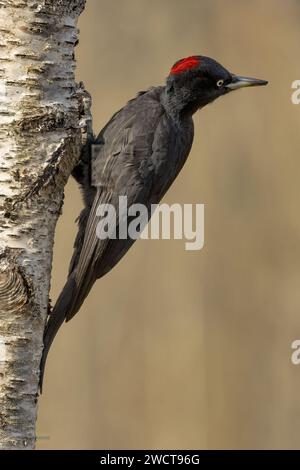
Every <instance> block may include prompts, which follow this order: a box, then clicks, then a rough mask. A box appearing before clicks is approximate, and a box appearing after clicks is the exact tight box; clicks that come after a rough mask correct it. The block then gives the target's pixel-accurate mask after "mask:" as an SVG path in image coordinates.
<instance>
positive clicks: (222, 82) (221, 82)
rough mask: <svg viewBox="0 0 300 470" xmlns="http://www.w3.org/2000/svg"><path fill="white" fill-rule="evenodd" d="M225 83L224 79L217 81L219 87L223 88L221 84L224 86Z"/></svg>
mask: <svg viewBox="0 0 300 470" xmlns="http://www.w3.org/2000/svg"><path fill="white" fill-rule="evenodd" d="M223 85H224V80H218V81H217V87H218V88H221V86H223Z"/></svg>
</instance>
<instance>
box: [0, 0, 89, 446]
mask: <svg viewBox="0 0 300 470" xmlns="http://www.w3.org/2000/svg"><path fill="white" fill-rule="evenodd" d="M84 5H85V0H0V448H2V449H14V448H15V449H24V448H29V449H32V448H34V446H35V422H36V414H37V397H38V381H39V363H40V358H41V352H42V348H43V341H42V339H43V330H44V325H45V320H46V317H47V311H48V295H49V288H50V274H51V264H52V248H53V240H54V231H55V226H56V222H57V219H58V217H59V215H60V212H61V207H62V202H63V190H64V185H65V183H66V181H67V179H68V177H69V175H70V172H71V171H72V169H73V167H74V165H75V164H76V162H77V161H78V159H79V156H80V152H81V149H82V146H83V144H84V143H85V139H86V135H87V132H88V129H89V128H90V125H91V120H90V112H89V108H90V98H89V95H88V94H87V93H86V92H85V91H84V89H83V86H82V85H81V84H80V85H77V84H76V83H75V78H74V70H75V60H74V47H75V46H76V44H77V41H78V30H77V27H76V23H77V19H78V16H79V15H80V13H81V11H82V10H83V8H84Z"/></svg>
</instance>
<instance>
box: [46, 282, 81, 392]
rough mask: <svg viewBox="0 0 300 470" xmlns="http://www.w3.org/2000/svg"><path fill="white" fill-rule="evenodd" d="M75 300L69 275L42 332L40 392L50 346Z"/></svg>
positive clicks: (73, 287) (74, 289) (74, 292)
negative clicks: (42, 348)
mask: <svg viewBox="0 0 300 470" xmlns="http://www.w3.org/2000/svg"><path fill="white" fill-rule="evenodd" d="M75 300H76V283H75V279H74V277H73V276H72V275H71V276H70V277H69V278H68V280H67V282H66V284H65V286H64V288H63V290H62V292H61V294H60V296H59V297H58V299H57V302H56V304H55V306H54V308H53V310H52V313H51V314H50V316H49V319H48V323H47V325H46V328H45V332H44V350H43V354H42V358H41V364H40V382H39V388H40V392H41V393H42V388H43V378H44V372H45V365H46V360H47V356H48V352H49V349H50V346H51V344H52V342H53V340H54V338H55V336H56V333H57V332H58V330H59V328H60V327H61V325H62V324H63V322H64V321H65V318H66V316H67V315H71V314H72V313H73V312H72V310H73V308H74V303H75Z"/></svg>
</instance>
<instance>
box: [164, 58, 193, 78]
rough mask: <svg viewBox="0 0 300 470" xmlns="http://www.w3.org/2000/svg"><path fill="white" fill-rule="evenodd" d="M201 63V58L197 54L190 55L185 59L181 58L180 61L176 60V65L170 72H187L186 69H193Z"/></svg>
mask: <svg viewBox="0 0 300 470" xmlns="http://www.w3.org/2000/svg"><path fill="white" fill-rule="evenodd" d="M199 64H200V60H199V58H198V57H196V56H190V57H186V58H185V59H181V60H179V61H178V62H176V64H175V65H173V67H172V68H171V71H170V74H171V75H173V74H176V73H181V72H185V71H186V70H190V69H193V68H195V67H197V66H198V65H199Z"/></svg>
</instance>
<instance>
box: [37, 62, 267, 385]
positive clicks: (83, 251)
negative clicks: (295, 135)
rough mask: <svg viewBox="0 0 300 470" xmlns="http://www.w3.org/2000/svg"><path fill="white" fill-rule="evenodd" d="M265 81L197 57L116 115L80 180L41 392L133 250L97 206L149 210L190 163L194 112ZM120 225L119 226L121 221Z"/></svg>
mask: <svg viewBox="0 0 300 470" xmlns="http://www.w3.org/2000/svg"><path fill="white" fill-rule="evenodd" d="M267 83H268V82H267V81H266V80H260V79H255V78H250V77H244V76H239V75H236V74H233V73H231V72H229V71H228V70H227V69H226V68H225V67H223V66H222V65H221V64H220V63H218V62H217V61H216V60H214V59H212V58H210V57H206V56H202V55H193V56H189V57H185V58H183V59H180V60H178V61H177V62H176V63H175V64H174V65H173V66H172V67H171V69H170V72H169V74H168V76H167V78H166V81H165V84H164V85H163V86H156V87H151V88H149V89H148V90H147V91H142V92H140V93H138V94H137V96H136V97H135V98H133V99H132V100H130V101H129V102H128V103H127V104H126V105H125V106H124V107H123V108H122V109H120V110H119V111H118V112H116V113H115V114H114V115H113V116H112V118H111V119H110V121H109V122H108V123H107V124H106V126H105V127H104V128H103V129H102V131H101V132H100V133H99V135H98V137H97V138H96V139H94V141H93V143H92V145H90V146H89V149H88V151H86V152H84V153H83V156H82V158H81V161H80V163H79V164H78V165H77V166H76V167H75V169H74V171H73V173H72V174H73V176H74V177H75V179H76V180H77V182H78V183H79V185H80V186H81V189H82V193H83V200H84V209H83V211H82V212H81V214H80V216H79V218H78V225H79V229H78V233H77V237H76V240H75V243H74V253H73V256H72V259H71V263H70V267H69V274H68V278H67V281H66V284H65V286H64V288H63V290H62V292H61V294H60V295H59V297H58V299H57V302H56V304H55V306H54V308H53V310H52V312H51V313H50V314H49V316H48V320H47V323H46V326H45V331H44V339H43V343H44V349H43V353H42V358H41V364H40V391H41V392H42V383H43V376H44V370H45V363H46V359H47V355H48V352H49V349H50V346H51V344H52V342H53V339H54V337H55V335H56V333H57V331H58V329H59V328H60V326H61V325H62V324H63V322H64V321H69V320H71V318H73V316H74V315H75V314H76V313H77V312H78V311H79V309H80V307H81V305H82V303H83V302H84V300H85V298H86V297H87V295H88V294H89V292H90V290H91V288H92V286H93V284H94V283H95V281H96V280H97V279H99V278H101V277H103V276H104V275H105V274H107V273H108V272H109V271H110V270H111V269H112V268H113V267H114V266H115V265H116V264H117V263H118V262H119V261H120V260H121V258H122V257H123V256H124V255H125V254H126V253H127V251H128V250H129V248H130V247H131V246H132V244H133V243H134V240H133V239H130V238H127V239H120V238H118V237H117V238H115V239H109V238H106V239H100V238H99V237H98V236H97V233H96V229H97V222H98V217H97V208H98V207H99V205H100V204H112V205H114V206H116V205H117V203H118V198H119V197H120V196H126V197H127V202H128V206H130V205H131V204H134V203H140V204H144V205H145V206H146V207H147V208H150V206H151V204H157V203H159V201H160V200H161V199H162V198H163V196H164V195H165V193H166V192H167V191H168V189H169V188H170V186H171V185H172V183H173V182H174V180H175V178H176V177H177V175H178V174H179V172H180V171H181V169H182V167H183V165H184V164H185V162H186V160H187V157H188V155H189V153H190V150H191V148H192V143H193V138H194V123H193V115H194V114H195V113H196V111H198V110H201V109H202V108H204V107H205V106H206V105H208V104H209V103H212V102H213V101H215V100H216V99H217V98H219V97H221V96H224V95H226V94H228V93H230V92H232V91H234V90H238V89H240V88H244V87H253V86H262V85H267ZM92 148H96V149H97V151H96V152H92V151H91V149H92ZM115 224H116V228H117V226H118V224H119V221H118V219H116V221H115Z"/></svg>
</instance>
